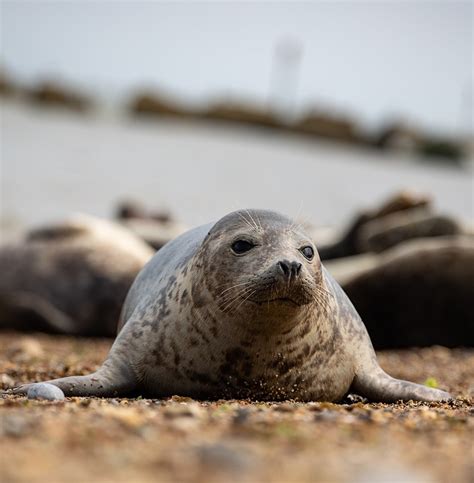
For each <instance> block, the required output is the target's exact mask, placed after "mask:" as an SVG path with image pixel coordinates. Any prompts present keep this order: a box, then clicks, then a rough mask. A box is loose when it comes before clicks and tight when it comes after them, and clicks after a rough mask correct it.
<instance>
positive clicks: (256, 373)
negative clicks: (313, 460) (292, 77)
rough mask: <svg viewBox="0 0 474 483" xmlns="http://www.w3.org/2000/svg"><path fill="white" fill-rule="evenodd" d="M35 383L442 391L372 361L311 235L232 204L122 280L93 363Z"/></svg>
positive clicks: (70, 389) (180, 390) (433, 394)
mask: <svg viewBox="0 0 474 483" xmlns="http://www.w3.org/2000/svg"><path fill="white" fill-rule="evenodd" d="M47 383H48V384H53V385H55V386H57V387H58V388H60V389H61V390H62V391H63V393H64V394H65V395H66V396H101V397H107V396H125V395H131V394H143V395H146V396H150V397H165V396H169V395H173V394H177V395H183V396H190V397H195V398H203V399H215V398H249V399H254V400H285V399H295V400H300V401H339V400H341V399H342V398H343V397H344V396H345V395H346V394H347V393H348V392H349V391H352V392H355V393H357V394H360V395H362V396H365V397H367V398H369V399H371V400H376V401H386V402H391V401H397V400H410V399H414V400H423V401H438V400H446V399H450V395H449V394H448V393H447V392H443V391H440V390H436V389H430V388H428V387H425V386H422V385H418V384H414V383H412V382H407V381H401V380H397V379H393V378H392V377H390V376H389V375H387V374H386V373H385V372H384V371H383V370H382V369H381V368H380V367H379V365H378V363H377V360H376V356H375V352H374V349H373V347H372V344H371V341H370V338H369V336H368V334H367V331H366V329H365V327H364V324H363V323H362V321H361V319H360V318H359V316H358V314H357V312H356V311H355V309H354V307H353V306H352V304H351V302H350V301H349V299H348V298H347V296H346V295H345V294H344V292H343V291H342V289H341V288H340V286H339V285H338V284H337V283H336V282H335V281H334V279H333V278H332V277H331V276H330V275H329V273H328V272H327V271H326V269H325V268H324V266H323V265H322V264H321V261H320V259H319V256H318V253H317V251H316V248H315V246H314V244H313V242H312V240H311V237H310V236H308V235H307V234H306V233H305V232H304V231H303V230H302V228H301V227H300V226H298V225H296V224H295V223H294V222H293V221H291V220H290V219H288V218H286V217H284V216H282V215H279V214H277V213H274V212H271V211H263V210H250V211H249V210H247V211H237V212H233V213H231V214H229V215H227V216H225V217H223V218H222V219H220V220H219V221H218V222H217V223H215V224H214V225H212V224H211V225H204V226H201V227H198V228H195V229H193V230H191V231H188V232H186V233H185V234H183V235H181V236H180V237H178V238H176V239H175V240H173V241H172V242H170V243H169V244H167V245H166V246H165V247H163V248H162V249H161V250H160V251H159V252H157V254H156V255H155V256H154V257H153V258H152V260H151V261H150V262H149V263H148V264H147V265H146V266H145V267H144V269H143V270H142V271H141V272H140V274H139V275H138V277H137V278H136V280H135V282H134V283H133V285H132V287H131V289H130V292H129V293H128V295H127V298H126V301H125V304H124V308H123V311H122V316H121V322H120V324H119V333H118V335H117V338H116V340H115V342H114V344H113V346H112V348H111V350H110V352H109V355H108V357H107V358H106V360H105V362H104V363H103V365H102V366H101V367H100V368H99V369H98V370H97V371H96V372H95V373H93V374H90V375H85V376H71V377H65V378H61V379H55V380H51V381H47ZM40 384H41V383H40ZM31 387H32V385H31V384H30V385H24V386H20V387H18V388H16V389H14V390H13V393H14V394H27V393H28V391H29V389H30V388H31ZM38 392H41V391H38ZM45 392H46V391H45ZM30 394H31V393H30Z"/></svg>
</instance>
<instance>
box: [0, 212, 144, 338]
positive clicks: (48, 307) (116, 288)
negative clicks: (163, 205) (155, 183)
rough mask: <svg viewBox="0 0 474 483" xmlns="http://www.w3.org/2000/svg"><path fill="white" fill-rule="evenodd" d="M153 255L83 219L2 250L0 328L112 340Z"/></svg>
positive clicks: (110, 227)
mask: <svg viewBox="0 0 474 483" xmlns="http://www.w3.org/2000/svg"><path fill="white" fill-rule="evenodd" d="M153 253H154V252H153V250H152V249H151V248H150V247H148V246H147V245H146V243H145V242H143V241H142V240H140V239H139V238H138V237H136V236H134V235H133V234H132V233H130V232H129V231H128V230H127V229H125V228H122V227H120V226H119V225H117V224H115V223H110V222H107V221H105V220H100V219H97V218H93V217H91V216H85V215H80V216H76V217H75V218H72V219H71V220H69V221H66V222H64V223H59V224H57V225H52V226H48V227H43V228H39V229H36V230H32V231H30V232H29V233H28V234H27V235H26V236H25V237H24V239H22V240H20V241H19V242H18V243H12V244H9V245H4V246H2V247H1V248H0V328H1V329H15V330H24V331H42V332H50V333H60V334H69V335H81V336H110V337H112V336H114V335H115V334H116V331H117V323H118V320H119V316H120V309H121V307H122V304H123V301H124V299H125V296H126V295H127V292H128V290H129V288H130V285H131V284H132V282H133V280H134V279H135V277H136V275H137V274H138V272H139V271H140V270H141V268H142V267H143V265H145V263H146V262H147V261H148V260H149V259H150V258H151V257H152V255H153Z"/></svg>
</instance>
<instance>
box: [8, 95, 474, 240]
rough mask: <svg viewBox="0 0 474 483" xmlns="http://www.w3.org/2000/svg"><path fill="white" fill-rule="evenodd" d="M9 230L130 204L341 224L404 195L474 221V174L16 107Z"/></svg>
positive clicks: (219, 131) (257, 135)
mask: <svg viewBox="0 0 474 483" xmlns="http://www.w3.org/2000/svg"><path fill="white" fill-rule="evenodd" d="M1 162H2V173H1V175H2V176H1V178H2V180H1V188H2V189H1V217H2V218H1V221H2V226H3V228H4V229H5V230H9V231H10V232H11V231H14V230H17V229H19V228H22V227H24V226H26V225H31V224H37V223H41V222H44V221H49V220H55V219H59V218H62V217H64V216H66V215H68V214H69V213H71V212H77V211H82V212H87V213H91V214H95V215H99V216H111V215H112V213H113V209H114V207H115V204H116V202H117V200H119V199H123V198H131V199H136V200H139V201H142V202H143V203H145V204H146V205H147V206H150V207H165V208H169V209H170V210H171V211H172V212H173V213H175V214H176V216H177V217H178V218H179V219H180V220H182V221H184V222H185V223H187V224H189V225H196V224H200V223H204V222H207V221H209V220H212V219H216V218H218V217H220V216H221V215H223V214H225V213H226V212H229V211H231V210H234V209H237V208H241V207H260V208H269V209H273V210H278V211H281V212H283V213H286V214H289V215H291V216H299V217H302V218H304V219H307V220H308V221H311V222H313V223H315V224H317V225H323V224H331V225H334V224H341V223H343V221H344V220H346V219H347V218H348V217H349V216H350V215H351V214H352V213H353V212H354V211H355V210H357V209H359V208H362V207H364V206H371V205H373V204H374V203H376V202H378V201H379V200H380V199H382V198H384V197H386V196H387V195H388V194H390V193H391V192H392V191H395V190H398V189H400V188H412V189H415V190H419V191H424V192H429V193H432V194H433V196H434V197H435V199H436V202H437V205H438V207H439V208H440V209H441V210H442V211H444V212H449V213H452V214H455V215H458V216H461V217H463V218H468V219H472V218H473V211H474V209H473V176H472V170H470V169H469V168H468V169H459V168H454V167H449V166H445V165H436V164H427V163H422V162H420V161H416V162H414V160H413V159H410V158H409V157H407V156H405V155H397V154H393V153H391V154H388V153H384V152H377V151H373V150H368V149H362V148H354V147H349V146H348V147H345V146H341V145H334V144H331V143H328V142H322V141H315V140H310V139H308V138H304V137H297V136H287V135H283V134H281V133H278V132H270V131H268V132H267V131H259V130H252V129H250V128H249V129H245V128H242V129H236V128H231V127H228V126H217V125H212V124H191V123H190V124H183V123H178V122H172V121H135V120H130V119H125V118H117V117H104V116H102V117H97V118H95V117H81V116H75V115H71V114H67V113H64V112H60V111H48V110H38V109H33V108H29V107H26V106H23V105H20V104H9V103H6V104H4V106H3V107H2V115H1Z"/></svg>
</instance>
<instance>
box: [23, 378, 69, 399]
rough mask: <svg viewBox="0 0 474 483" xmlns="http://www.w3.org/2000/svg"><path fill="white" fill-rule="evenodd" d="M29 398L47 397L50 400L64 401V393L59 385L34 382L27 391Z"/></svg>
mask: <svg viewBox="0 0 474 483" xmlns="http://www.w3.org/2000/svg"><path fill="white" fill-rule="evenodd" d="M27 396H28V399H46V400H48V401H62V400H63V399H64V393H63V392H62V391H61V389H59V387H57V386H55V385H53V384H48V383H45V382H40V383H38V384H33V385H32V386H31V387H30V388H29V389H28V393H27Z"/></svg>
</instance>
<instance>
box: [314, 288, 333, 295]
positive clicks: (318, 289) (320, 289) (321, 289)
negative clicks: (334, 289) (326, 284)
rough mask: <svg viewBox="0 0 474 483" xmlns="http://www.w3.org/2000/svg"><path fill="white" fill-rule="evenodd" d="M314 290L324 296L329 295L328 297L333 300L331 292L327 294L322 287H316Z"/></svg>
mask: <svg viewBox="0 0 474 483" xmlns="http://www.w3.org/2000/svg"><path fill="white" fill-rule="evenodd" d="M314 289H315V290H317V291H318V292H320V293H324V294H325V295H329V296H330V297H333V298H334V295H333V294H332V293H331V292H328V291H327V290H326V289H324V288H322V287H318V286H317V285H316V287H314Z"/></svg>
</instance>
